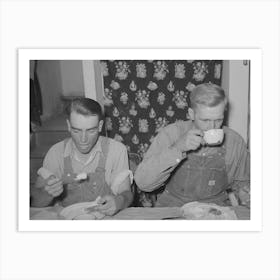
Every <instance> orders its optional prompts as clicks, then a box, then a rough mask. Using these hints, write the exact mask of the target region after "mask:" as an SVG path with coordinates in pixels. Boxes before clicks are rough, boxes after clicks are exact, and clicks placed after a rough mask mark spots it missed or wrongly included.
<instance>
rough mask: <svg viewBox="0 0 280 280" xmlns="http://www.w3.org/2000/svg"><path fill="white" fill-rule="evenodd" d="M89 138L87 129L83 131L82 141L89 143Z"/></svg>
mask: <svg viewBox="0 0 280 280" xmlns="http://www.w3.org/2000/svg"><path fill="white" fill-rule="evenodd" d="M87 140H88V136H87V132H86V131H82V135H81V142H82V143H87Z"/></svg>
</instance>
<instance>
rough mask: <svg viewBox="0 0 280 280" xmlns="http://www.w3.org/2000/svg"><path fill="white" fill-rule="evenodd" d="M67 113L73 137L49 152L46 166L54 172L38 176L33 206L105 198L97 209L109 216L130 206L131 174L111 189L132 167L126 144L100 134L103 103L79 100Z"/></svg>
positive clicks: (62, 204)
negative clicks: (121, 175)
mask: <svg viewBox="0 0 280 280" xmlns="http://www.w3.org/2000/svg"><path fill="white" fill-rule="evenodd" d="M67 113H68V119H67V125H68V130H69V132H70V134H71V138H68V139H65V140H64V141H61V142H59V143H57V144H55V145H54V146H52V147H51V149H50V150H49V151H48V153H47V155H46V157H45V159H44V163H43V168H44V169H45V170H49V171H50V172H51V173H50V174H52V175H51V176H49V177H48V178H44V177H42V176H38V179H37V182H36V185H35V187H34V188H33V189H31V196H32V202H31V203H32V206H35V207H44V206H49V205H54V204H60V205H61V206H63V207H65V206H69V205H72V204H74V203H79V202H89V201H94V200H96V199H97V198H98V197H101V199H99V205H98V206H96V207H95V209H96V210H97V211H99V212H101V213H103V214H105V215H114V214H115V213H117V212H118V211H119V210H121V209H123V208H126V207H128V206H129V205H130V204H131V202H132V197H133V196H132V192H131V189H130V180H129V177H128V178H125V179H124V180H123V181H122V182H120V184H119V185H118V187H117V190H115V189H111V185H112V182H113V181H114V179H116V178H117V176H118V175H119V174H120V173H122V172H124V171H126V170H127V169H128V157H127V151H126V147H125V146H124V145H123V144H122V143H119V142H117V141H115V140H113V139H109V138H106V137H103V136H100V135H99V133H100V132H101V130H102V126H103V120H102V109H101V106H100V105H99V104H98V103H97V102H96V101H94V100H92V99H89V98H78V99H75V100H73V101H72V102H71V104H70V106H69V107H68V111H67ZM127 171H128V170H127ZM80 173H85V174H86V178H85V179H84V180H81V181H80V180H75V178H76V177H77V175H78V174H80ZM40 175H41V174H40Z"/></svg>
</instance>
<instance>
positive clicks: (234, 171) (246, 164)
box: [226, 131, 250, 189]
mask: <svg viewBox="0 0 280 280" xmlns="http://www.w3.org/2000/svg"><path fill="white" fill-rule="evenodd" d="M228 138H229V139H228V141H227V142H228V143H227V146H226V149H227V153H226V165H227V173H228V180H229V184H230V185H231V186H232V188H233V189H235V188H241V187H244V186H247V187H249V186H250V153H249V151H248V149H247V147H246V143H245V141H244V140H243V138H242V137H241V136H240V135H239V134H237V133H236V132H234V131H230V132H229V137H228Z"/></svg>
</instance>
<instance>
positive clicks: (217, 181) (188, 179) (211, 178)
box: [157, 146, 228, 206]
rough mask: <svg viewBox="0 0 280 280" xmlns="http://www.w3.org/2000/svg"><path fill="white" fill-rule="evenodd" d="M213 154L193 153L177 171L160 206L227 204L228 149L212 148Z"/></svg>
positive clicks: (161, 197)
mask: <svg viewBox="0 0 280 280" xmlns="http://www.w3.org/2000/svg"><path fill="white" fill-rule="evenodd" d="M210 151H211V153H209V154H207V155H204V154H202V155H198V154H197V153H195V152H193V153H190V154H189V155H188V157H187V158H186V159H185V160H183V161H182V162H181V164H180V165H179V166H178V167H177V168H176V169H175V171H174V173H173V174H172V176H171V178H170V180H169V181H168V182H167V184H166V188H165V191H164V192H163V193H162V194H161V196H160V197H159V199H158V202H157V206H161V205H162V206H167V205H170V206H182V205H183V204H185V203H188V202H191V201H201V202H214V203H217V204H223V201H224V200H226V198H227V195H226V192H225V190H226V189H227V187H228V180H227V172H226V165H225V151H226V150H225V147H224V146H221V147H217V148H211V150H210Z"/></svg>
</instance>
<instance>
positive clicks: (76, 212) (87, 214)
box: [59, 197, 105, 220]
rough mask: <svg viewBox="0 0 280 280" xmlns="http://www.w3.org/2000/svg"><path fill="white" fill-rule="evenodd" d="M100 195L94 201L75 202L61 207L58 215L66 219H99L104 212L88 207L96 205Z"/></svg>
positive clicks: (102, 216)
mask: <svg viewBox="0 0 280 280" xmlns="http://www.w3.org/2000/svg"><path fill="white" fill-rule="evenodd" d="M99 200H100V197H98V198H97V199H96V200H95V201H90V202H81V203H75V204H72V205H70V206H67V207H65V208H63V209H62V210H61V211H60V213H59V214H60V215H61V216H63V217H64V218H65V219H66V220H97V219H98V220H100V219H102V218H104V216H105V215H104V214H102V213H100V212H97V211H94V210H93V211H90V210H89V209H88V208H90V207H93V206H96V205H98V203H99Z"/></svg>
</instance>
